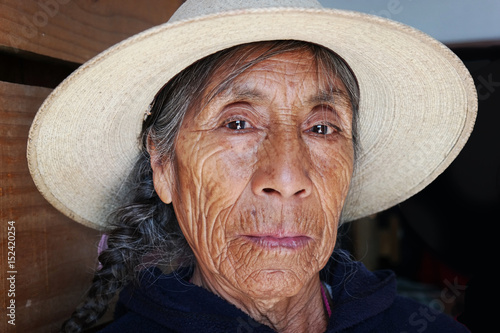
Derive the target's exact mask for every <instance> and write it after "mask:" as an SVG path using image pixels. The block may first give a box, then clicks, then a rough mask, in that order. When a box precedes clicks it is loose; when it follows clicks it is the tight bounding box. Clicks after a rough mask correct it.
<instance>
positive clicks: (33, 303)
mask: <svg viewBox="0 0 500 333" xmlns="http://www.w3.org/2000/svg"><path fill="white" fill-rule="evenodd" d="M50 91H51V90H50V89H47V88H40V87H31V86H24V85H19V84H12V83H6V82H0V161H1V164H0V223H1V225H0V230H1V235H2V237H1V243H0V256H1V257H0V263H1V265H0V267H1V268H2V269H1V270H0V281H1V282H0V286H1V287H0V289H1V290H2V293H1V294H0V300H1V301H0V305H1V306H2V309H6V308H7V306H8V305H9V304H10V301H11V300H14V301H15V324H16V325H15V326H13V325H10V324H9V323H8V320H10V319H9V318H8V317H6V316H5V314H4V311H3V310H2V311H1V313H2V317H3V318H2V319H1V320H0V332H56V331H57V330H58V328H59V327H60V325H61V323H62V322H63V321H64V320H65V319H67V318H68V317H69V315H70V314H71V312H72V311H73V309H74V308H75V306H76V305H77V304H78V303H79V302H80V300H81V297H82V295H84V293H85V291H86V290H87V288H88V287H89V285H90V281H91V278H92V273H93V270H94V268H95V266H96V260H97V259H96V244H97V243H98V240H99V235H98V232H97V231H95V230H92V229H89V228H86V227H83V226H81V225H79V224H77V223H75V222H73V221H71V220H70V219H68V218H66V217H65V216H63V215H62V214H61V213H59V212H58V211H56V210H55V209H54V208H53V207H52V206H51V205H50V204H49V203H48V202H47V201H45V199H44V198H43V197H42V196H41V195H40V194H39V192H38V191H37V190H36V188H35V185H34V184H33V181H32V180H31V177H30V175H29V171H28V167H27V162H26V141H27V138H28V131H29V127H30V125H31V122H32V120H33V116H34V115H35V113H36V110H37V109H38V107H39V106H40V104H41V103H42V101H43V100H44V99H45V97H46V96H47V95H48V94H49V93H50ZM9 221H15V224H13V225H14V227H15V236H14V237H15V260H14V261H12V260H9V258H8V257H9V256H8V254H9V253H8V252H9V249H8V246H9V242H8V240H9V239H8V236H9V233H8V227H9V224H8V222H9ZM10 236H11V240H12V239H13V235H12V234H10ZM10 245H13V244H12V243H11V244H10ZM11 257H13V256H11ZM10 259H12V258H10ZM9 264H13V266H11V267H9ZM9 271H14V272H16V273H12V274H11V273H8V272H9ZM11 276H14V278H15V283H14V284H11V283H10V281H9V280H7V278H8V277H11ZM12 286H14V288H11V287H12ZM9 289H10V290H13V292H14V294H15V295H13V294H11V295H9ZM9 311H10V310H9ZM7 313H9V312H7Z"/></svg>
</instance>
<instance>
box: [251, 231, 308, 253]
mask: <svg viewBox="0 0 500 333" xmlns="http://www.w3.org/2000/svg"><path fill="white" fill-rule="evenodd" d="M243 237H244V238H245V239H247V240H249V241H250V242H252V243H254V244H256V245H258V246H261V247H264V248H270V249H277V248H283V249H290V250H295V249H299V248H302V247H304V246H305V245H306V244H307V243H309V242H310V241H311V240H312V238H311V237H308V236H274V235H245V236H243Z"/></svg>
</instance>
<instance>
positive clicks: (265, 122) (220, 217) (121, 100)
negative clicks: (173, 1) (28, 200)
mask: <svg viewBox="0 0 500 333" xmlns="http://www.w3.org/2000/svg"><path fill="white" fill-rule="evenodd" d="M318 6H319V5H318V4H317V3H316V2H315V1H308V0H303V1H298V0H294V1H284V0H281V1H273V2H272V3H271V2H268V1H248V2H239V1H218V2H215V1H204V2H203V3H200V2H196V1H187V2H186V3H185V4H184V5H183V6H182V7H181V8H180V9H179V11H178V12H177V13H176V14H175V15H174V17H173V18H172V19H171V22H169V23H167V24H165V25H163V26H160V27H157V28H153V29H152V30H150V31H147V32H145V33H143V34H140V35H138V36H135V37H133V38H131V39H129V40H127V41H125V42H123V43H121V44H119V45H118V46H116V47H114V48H112V49H110V50H108V51H107V52H105V53H103V54H102V55H100V56H98V57H97V58H96V59H94V60H92V61H90V62H89V63H87V64H86V65H84V66H82V68H81V69H80V70H79V71H77V72H76V73H75V74H73V75H72V76H71V77H70V78H69V79H68V80H67V81H65V82H64V83H63V84H62V85H61V86H60V87H59V88H58V89H56V90H55V92H54V93H53V94H52V95H51V97H49V99H48V100H47V101H46V102H45V103H44V105H43V106H42V108H41V110H40V112H39V114H38V115H37V118H36V120H35V122H34V125H33V127H32V131H31V136H30V143H29V153H28V154H29V161H30V168H31V170H32V174H33V177H34V179H35V182H36V183H37V185H38V187H39V189H40V191H41V192H42V193H43V194H44V195H45V196H46V197H47V198H48V200H49V201H50V202H51V203H52V204H53V205H54V206H56V207H57V208H59V209H60V210H61V211H63V212H64V213H66V214H67V215H68V216H70V217H72V218H73V219H75V220H76V221H78V222H80V223H83V224H85V225H88V226H93V227H96V228H100V229H103V230H105V231H106V233H107V235H109V236H106V237H104V238H103V243H104V242H105V243H106V244H105V246H103V247H104V248H105V249H104V250H103V251H102V253H101V254H100V256H99V261H100V267H99V268H98V270H97V271H96V274H95V277H94V281H93V283H92V286H91V288H90V291H89V294H88V296H87V298H86V299H85V300H84V302H83V303H82V305H80V307H78V308H77V310H76V311H75V312H74V313H73V316H72V317H71V319H69V320H68V321H67V322H66V323H65V324H64V327H63V330H64V331H68V332H77V331H80V330H82V329H83V328H85V327H87V326H89V325H91V324H93V323H94V322H95V321H96V320H97V319H98V318H99V317H100V316H101V315H102V314H103V313H104V312H105V311H106V309H107V306H108V303H109V302H110V300H111V299H112V297H113V295H114V294H115V293H116V292H117V291H119V290H121V293H120V298H119V301H118V304H117V307H116V311H115V315H116V316H115V317H116V318H115V320H114V322H113V323H112V324H110V325H109V326H107V327H106V328H105V329H104V330H103V332H118V331H119V332H170V331H172V332H174V331H175V332H247V331H248V332H252V331H255V332H273V331H277V332H324V331H328V332H344V331H345V332H366V331H370V332H372V331H373V332H375V331H376V332H422V331H424V330H426V332H431V331H433V332H445V331H446V332H451V331H453V332H462V331H464V332H465V331H467V330H466V329H465V328H464V327H463V326H461V324H459V323H457V322H455V321H454V320H453V319H451V318H449V317H447V316H446V315H443V314H439V313H436V312H435V311H433V310H431V309H429V308H427V307H425V306H423V305H419V304H417V303H414V302H413V301H410V300H408V299H404V298H401V297H399V296H397V295H396V291H395V277H394V275H393V274H392V273H390V272H374V273H371V272H369V271H367V270H366V269H365V268H364V267H363V266H362V265H361V264H360V263H357V262H354V261H351V260H350V259H349V256H348V255H347V254H346V253H345V252H342V251H340V250H335V243H336V237H337V229H338V227H339V225H340V224H341V223H343V222H346V221H350V220H353V219H356V218H359V217H362V216H365V215H367V214H372V213H375V212H377V211H379V210H382V209H385V208H388V207H390V206H391V205H394V204H396V203H398V202H400V201H402V200H405V199H406V198H408V197H409V196H411V195H412V194H414V193H416V192H417V191H419V190H420V189H422V188H423V187H424V186H425V185H427V184H428V183H429V182H431V181H432V180H433V179H434V178H435V177H436V176H437V175H438V174H439V173H440V172H441V171H442V170H443V169H444V168H445V167H446V166H447V165H448V164H449V163H451V161H452V160H453V158H454V157H455V156H456V155H457V154H458V152H459V151H460V149H461V148H462V146H463V145H464V143H465V141H466V139H467V137H468V135H469V133H470V131H471V129H472V124H473V122H474V117H475V112H476V104H475V103H476V102H475V92H474V86H473V84H472V81H471V79H470V77H469V75H468V73H467V71H466V70H465V68H464V67H463V65H462V64H461V63H460V61H459V60H458V59H457V58H455V57H454V55H453V54H452V53H451V52H449V51H448V50H447V49H446V48H444V47H443V46H442V45H440V44H439V43H438V42H436V41H434V40H432V39H431V38H429V37H428V36H425V35H423V34H421V33H419V32H417V31H415V30H412V29H411V28H408V27H405V26H402V25H399V24H396V23H393V22H389V21H386V20H382V19H378V18H374V17H370V16H366V15H362V14H357V13H349V12H341V11H331V10H323V9H321V8H320V7H318ZM274 7H276V8H274ZM283 7H288V8H283ZM165 82H167V83H166V84H165ZM158 90H159V92H158ZM155 94H156V96H154V95H155ZM153 97H154V98H153ZM151 100H153V102H152V103H151V102H150V101H151ZM148 104H149V107H147V105H148ZM141 127H142V130H141V129H140V128H141ZM138 132H140V134H139V138H140V140H139V141H140V142H141V146H140V148H139V149H138V148H137V144H136V142H137V135H138ZM132 164H135V167H132ZM131 170H132V171H131ZM117 207H121V208H118V209H117ZM112 211H113V212H114V213H113V214H112V215H111V218H108V216H109V215H110V212H112Z"/></svg>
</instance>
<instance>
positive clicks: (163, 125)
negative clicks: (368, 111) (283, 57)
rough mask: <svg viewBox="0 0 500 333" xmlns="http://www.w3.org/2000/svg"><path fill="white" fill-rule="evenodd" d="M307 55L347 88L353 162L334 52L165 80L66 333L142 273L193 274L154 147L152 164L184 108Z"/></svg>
mask: <svg viewBox="0 0 500 333" xmlns="http://www.w3.org/2000/svg"><path fill="white" fill-rule="evenodd" d="M292 51H307V52H310V53H311V54H313V55H314V57H315V59H316V63H317V66H318V73H322V74H324V75H331V79H332V80H333V79H335V78H339V79H340V80H341V81H342V82H343V83H344V85H345V86H346V88H347V91H348V93H349V97H350V99H351V103H352V109H353V144H354V148H355V156H356V154H357V153H356V147H357V144H356V124H357V109H358V101H359V91H358V85H357V82H356V78H355V76H354V74H353V73H352V71H351V70H350V68H349V67H348V66H347V64H346V63H345V62H344V61H343V60H342V59H341V58H340V57H339V56H338V55H336V54H335V53H333V52H332V51H330V50H328V49H326V48H323V47H321V46H318V45H315V44H311V43H307V42H300V41H272V42H259V43H251V44H244V45H239V46H235V47H232V48H229V49H226V50H223V51H220V52H218V53H215V54H213V55H210V56H208V57H205V58H203V59H201V60H199V61H197V62H196V63H194V64H192V65H191V66H189V67H188V68H186V69H185V70H183V71H182V72H180V73H179V74H177V75H176V76H175V77H174V78H173V79H171V80H170V81H169V82H168V83H167V84H166V85H165V86H164V87H163V88H162V89H161V90H160V91H159V93H158V94H157V96H156V97H155V100H154V101H153V103H152V105H151V112H150V115H149V116H148V117H147V118H146V119H145V121H144V124H143V129H142V134H141V138H140V140H141V142H142V154H141V155H140V156H139V158H138V160H137V162H136V165H135V167H134V169H133V170H132V172H131V176H130V182H131V183H132V189H131V196H130V197H131V201H130V202H129V203H128V204H127V205H125V206H124V207H122V208H121V209H119V210H118V211H117V212H116V213H115V214H114V215H113V216H112V219H111V223H110V225H109V228H108V230H107V231H106V232H107V233H108V235H109V238H108V240H107V245H108V248H107V249H106V250H104V251H103V252H102V253H101V254H100V255H99V262H100V263H101V265H102V266H101V268H100V269H98V270H97V271H96V273H95V275H94V278H93V281H92V285H91V287H90V289H89V291H88V294H87V296H86V298H85V299H84V300H83V302H82V303H81V304H80V306H79V307H78V308H77V309H76V310H75V312H73V314H72V316H71V318H70V319H69V320H67V321H66V322H65V323H64V325H63V327H62V330H63V331H64V332H79V331H81V330H82V329H83V328H85V327H88V326H91V325H92V324H94V323H95V322H96V321H97V320H98V319H99V318H100V317H101V316H102V315H103V314H104V313H105V312H106V310H107V307H108V303H109V302H110V300H111V299H112V298H113V296H114V295H115V294H116V292H117V291H118V290H120V289H121V288H122V287H124V286H125V285H126V284H128V283H131V282H134V281H136V278H137V276H138V272H139V271H140V270H141V268H143V267H146V266H152V265H155V266H160V267H161V268H163V269H164V270H165V271H172V270H175V269H177V268H180V267H193V266H194V264H195V259H194V256H193V253H192V251H191V249H190V247H189V245H188V244H187V242H186V240H185V238H184V236H183V234H182V232H181V230H180V227H179V225H178V222H177V219H176V217H175V214H174V211H173V207H172V205H167V204H165V203H163V202H162V201H161V200H160V198H159V197H158V195H157V194H156V192H155V190H154V186H153V177H152V175H153V172H152V169H151V156H150V154H149V148H150V144H151V143H152V144H153V145H154V147H155V150H156V151H157V152H158V154H157V156H158V158H159V160H158V161H155V162H158V163H162V162H163V161H168V160H169V159H172V158H174V157H175V151H174V146H175V140H176V137H177V134H178V131H179V128H180V125H181V124H182V121H183V119H184V115H185V114H186V112H187V110H188V109H190V108H195V109H200V108H201V107H202V103H206V100H204V101H202V100H201V96H203V95H205V96H208V98H207V99H208V100H210V99H211V98H213V97H215V96H216V95H217V94H218V93H220V92H221V91H223V90H224V89H226V88H227V87H229V86H230V84H231V83H232V82H233V81H234V79H235V78H236V77H238V75H240V74H241V73H243V72H244V71H245V70H247V69H248V68H250V67H252V66H254V65H255V64H257V63H259V62H261V61H263V60H265V59H269V58H271V57H273V56H276V55H278V54H283V53H287V52H292ZM223 64H224V66H228V65H229V66H230V69H231V70H229V71H227V72H225V73H224V75H225V77H222V78H220V79H221V83H220V84H219V85H217V86H216V87H215V88H213V90H212V91H206V90H207V84H208V83H209V80H210V79H211V77H212V75H213V74H214V73H215V72H216V71H217V70H218V69H219V68H221V66H222V65H223Z"/></svg>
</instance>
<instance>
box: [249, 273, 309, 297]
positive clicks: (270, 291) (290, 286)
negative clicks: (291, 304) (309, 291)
mask: <svg viewBox="0 0 500 333" xmlns="http://www.w3.org/2000/svg"><path fill="white" fill-rule="evenodd" d="M307 278H310V277H307ZM305 279H306V277H304V276H302V277H300V276H298V275H297V274H296V272H293V271H290V270H271V269H269V270H259V271H257V272H255V273H253V274H251V275H250V276H249V277H248V278H247V279H245V282H246V284H245V285H243V286H242V287H243V288H245V289H246V290H245V292H246V294H248V295H249V296H250V297H254V298H259V299H272V298H277V297H280V298H281V297H291V296H295V295H297V294H298V293H299V292H300V290H301V289H302V287H303V286H304V284H305V281H304V280H305Z"/></svg>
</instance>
